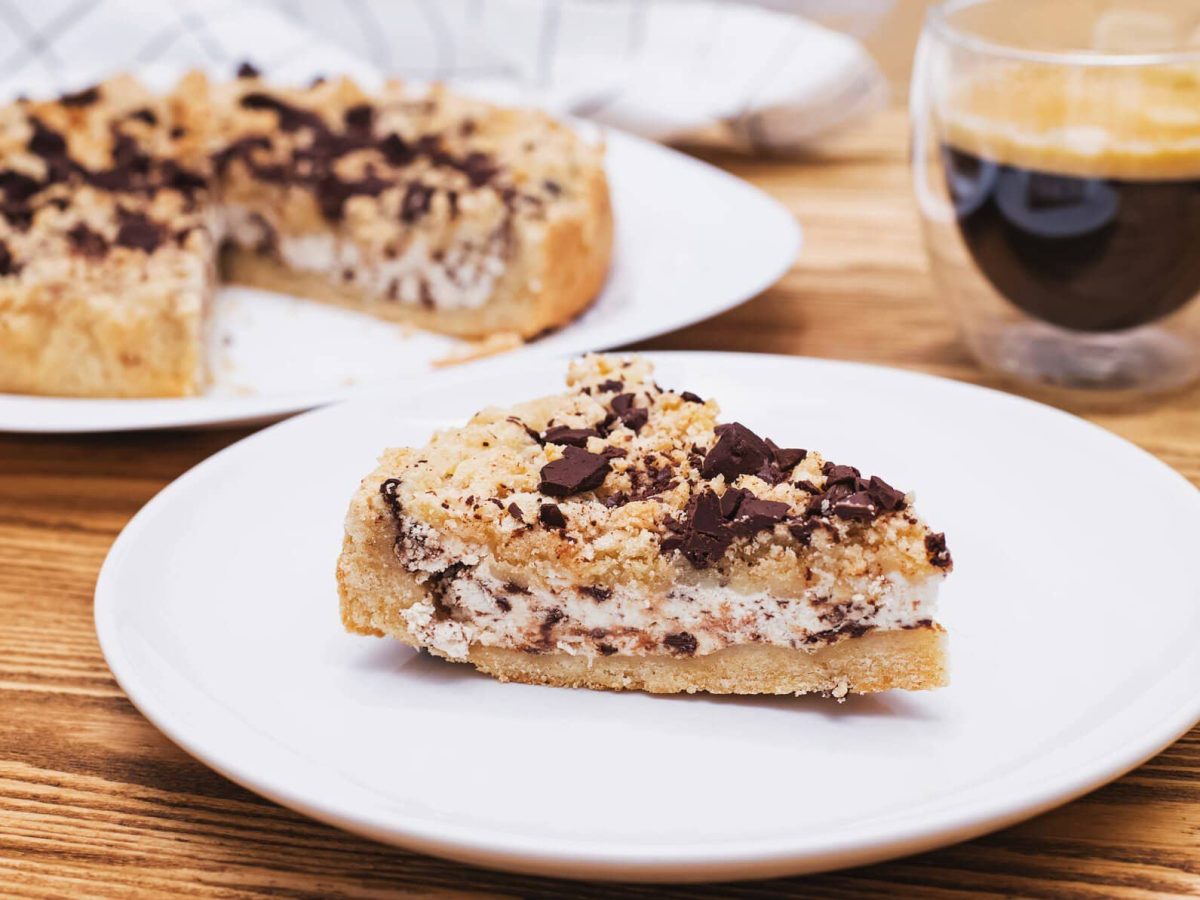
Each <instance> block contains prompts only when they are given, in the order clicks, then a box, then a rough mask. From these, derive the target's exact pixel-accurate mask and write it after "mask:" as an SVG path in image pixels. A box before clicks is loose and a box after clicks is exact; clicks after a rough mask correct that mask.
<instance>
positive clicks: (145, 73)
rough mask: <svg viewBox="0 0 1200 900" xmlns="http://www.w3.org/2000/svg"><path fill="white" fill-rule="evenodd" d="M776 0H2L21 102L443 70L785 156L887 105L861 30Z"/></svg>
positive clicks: (472, 86) (2, 41)
mask: <svg viewBox="0 0 1200 900" xmlns="http://www.w3.org/2000/svg"><path fill="white" fill-rule="evenodd" d="M760 2H761V0H760ZM792 2H793V3H795V4H801V5H802V4H804V3H810V4H812V3H815V4H817V6H818V7H820V6H821V4H822V2H823V3H824V5H826V6H828V0H792ZM857 4H858V5H859V6H860V7H861V6H864V5H867V6H873V7H876V8H878V7H879V6H880V5H883V6H887V5H888V4H887V0H857ZM772 5H773V6H774V7H776V8H764V7H760V6H751V5H745V4H742V3H733V2H720V0H257V2H255V0H0V84H2V85H3V87H4V89H5V93H6V94H7V95H9V96H12V95H15V94H17V93H26V94H30V95H37V94H44V93H48V92H54V91H59V90H65V89H75V88H78V87H81V86H83V85H86V84H91V83H94V82H96V81H98V80H100V79H102V78H104V77H106V76H107V75H110V74H112V73H113V72H116V71H120V70H131V71H133V72H135V73H137V74H139V75H141V76H142V77H144V78H147V79H148V80H150V81H151V82H152V83H155V84H163V85H165V84H166V83H169V82H170V81H171V80H172V79H173V78H175V77H177V76H178V75H179V74H180V73H181V72H183V71H185V70H187V69H190V68H195V67H200V68H205V69H208V70H210V71H213V72H215V73H220V74H231V73H232V70H233V68H234V67H235V66H236V65H237V63H239V62H241V61H242V60H250V61H252V62H253V63H254V64H255V65H256V66H257V67H259V68H260V69H262V71H263V72H264V73H265V74H267V75H268V76H269V77H272V78H275V79H279V80H280V81H284V82H289V81H295V82H301V81H307V80H309V79H311V78H312V77H313V76H315V75H317V74H341V73H346V74H350V75H353V76H355V77H356V78H359V79H361V80H363V81H364V82H366V83H368V84H371V83H375V82H377V81H378V80H379V79H380V77H381V76H390V75H397V76H400V77H403V78H408V79H417V80H432V79H442V80H446V81H448V82H450V83H453V84H455V85H457V86H459V87H461V88H463V89H466V90H469V91H474V92H477V93H483V94H485V95H486V96H489V97H491V98H493V99H497V100H501V101H511V102H530V103H537V104H540V105H544V106H546V107H547V108H549V109H551V110H553V111H555V112H558V113H561V114H571V115H577V116H582V117H587V118H592V119H595V120H597V121H600V122H602V123H606V124H611V125H614V126H616V127H619V128H624V129H627V130H629V131H633V132H635V133H638V134H642V135H644V136H647V137H650V138H654V139H656V140H674V139H679V138H683V137H686V136H688V135H690V134H693V133H695V132H700V131H705V130H707V129H711V128H712V127H713V126H717V125H724V126H726V127H728V128H729V129H730V130H731V131H732V133H733V134H734V136H735V137H737V138H739V139H741V140H742V141H744V142H745V143H747V144H749V145H751V146H753V147H756V148H768V149H771V150H777V151H778V150H787V149H790V148H794V147H797V146H800V145H802V144H805V143H807V142H809V141H811V140H812V139H814V138H815V137H817V136H819V135H821V134H823V133H825V132H827V131H829V130H831V129H834V128H837V127H838V126H840V125H842V124H843V123H845V122H847V121H849V120H851V119H853V118H855V117H857V116H859V115H861V114H862V113H864V112H867V111H871V110H874V109H876V108H878V107H879V106H880V105H882V103H883V102H884V100H885V98H886V92H887V89H886V82H885V81H884V79H883V77H882V75H881V73H880V72H879V70H878V68H877V67H876V66H875V64H874V62H873V61H872V60H871V58H870V56H869V55H868V54H867V53H866V51H865V50H864V49H863V48H862V46H861V45H860V44H859V43H858V42H857V41H855V40H854V39H853V38H850V37H847V36H846V35H844V34H841V33H839V32H836V31H832V30H830V29H828V28H825V27H823V26H821V25H818V24H815V23H814V22H812V21H810V20H808V19H805V18H802V17H800V16H798V15H795V14H794V13H792V12H790V11H787V10H785V9H782V8H780V7H782V6H783V5H784V0H774V2H773V4H772ZM791 8H794V7H788V9H791Z"/></svg>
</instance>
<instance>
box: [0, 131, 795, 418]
mask: <svg viewBox="0 0 1200 900" xmlns="http://www.w3.org/2000/svg"><path fill="white" fill-rule="evenodd" d="M605 134H606V138H607V141H608V154H607V168H608V175H609V179H610V182H611V187H612V197H613V209H614V215H615V218H616V249H615V252H614V258H613V268H612V272H611V274H610V276H609V281H608V284H607V285H606V286H605V288H604V291H603V292H602V293H601V295H600V297H599V298H598V299H597V301H596V303H595V304H594V305H593V306H592V307H591V309H589V310H588V311H587V312H586V313H585V314H584V315H583V316H581V317H580V318H579V319H577V320H576V321H574V322H572V323H571V324H569V325H567V326H566V327H564V328H563V329H561V330H560V331H558V332H556V333H554V334H552V335H549V336H547V337H545V338H543V339H541V340H539V341H535V342H533V343H531V344H528V345H526V346H525V347H523V348H521V349H520V350H517V351H514V352H512V353H510V354H506V355H505V357H503V358H505V359H507V358H511V357H514V356H533V355H542V356H545V355H559V354H563V353H580V352H583V351H585V350H594V349H600V348H605V347H616V346H620V345H622V344H630V343H633V342H634V341H639V340H642V339H644V338H648V337H652V336H653V335H656V334H662V333H663V332H667V331H672V330H674V329H676V328H682V327H684V326H685V325H690V324H691V323H693V322H698V321H700V320H701V319H706V318H708V317H710V316H714V315H716V314H717V313H720V312H723V311H724V310H726V309H729V308H731V307H734V306H737V305H738V304H739V303H742V302H743V301H745V300H748V299H750V298H751V297H753V296H754V295H755V294H757V293H759V292H761V291H763V290H765V289H766V288H767V287H769V286H770V285H771V284H773V283H774V282H775V281H776V280H778V278H779V277H780V276H781V275H782V274H783V273H784V272H786V271H787V269H788V267H789V266H791V264H792V263H793V262H794V261H795V258H796V254H797V252H798V251H799V248H800V229H799V226H798V225H797V224H796V221H795V219H794V218H793V216H792V214H791V213H790V212H788V210H787V209H786V208H784V207H783V206H781V205H780V204H779V203H777V202H776V201H774V200H772V199H771V198H770V197H768V196H767V195H766V194H764V193H763V192H762V191H760V190H758V189H757V188H754V187H751V186H750V185H749V184H747V183H746V182H744V181H741V180H740V179H737V178H734V177H733V176H732V175H728V174H726V173H724V172H722V171H721V170H720V169H717V168H714V167H713V166H710V165H707V164H705V163H702V162H699V161H698V160H695V159H692V158H690V157H688V156H685V155H683V154H681V153H677V152H675V151H673V150H669V149H667V148H665V147H660V146H659V145H657V144H653V143H650V142H649V141H644V140H641V139H639V138H636V137H632V136H629V135H625V134H622V133H620V132H615V131H607V132H606V133H605ZM213 324H214V327H213V328H212V330H211V338H212V339H211V341H210V347H209V354H208V355H209V360H210V369H211V371H212V373H213V376H214V379H215V382H214V384H213V385H212V387H211V388H210V390H209V391H208V392H207V393H206V394H205V395H204V396H202V397H196V398H187V399H168V400H87V399H73V398H52V397H32V396H21V395H16V394H0V431H30V432H79V431H124V430H130V429H139V428H172V427H182V426H208V425H224V424H233V423H240V422H253V421H263V420H268V419H272V418H278V417H279V416H282V415H286V414H289V413H293V412H296V411H298V410H302V409H308V408H311V407H314V406H320V405H322V404H325V403H329V402H331V401H333V400H338V399H341V398H344V397H346V396H348V395H349V394H351V393H353V392H355V391H356V390H360V389H361V388H362V387H364V386H367V385H372V384H373V385H375V386H378V385H381V384H396V383H401V382H402V383H406V384H408V385H410V386H411V385H412V384H413V383H414V382H416V383H421V382H423V381H424V380H425V379H427V378H428V377H429V373H430V372H431V371H432V368H433V367H432V362H433V360H436V359H439V358H442V357H444V356H446V354H447V353H448V352H450V351H451V350H452V349H453V348H455V347H460V346H462V342H461V341H456V340H454V339H452V338H447V337H444V336H441V335H436V334H432V333H430V332H422V331H415V330H413V329H410V328H406V327H405V326H402V325H396V324H393V323H388V322H383V321H381V320H379V319H375V318H373V317H371V316H367V315H363V314H361V313H355V312H350V311H347V310H343V309H340V308H337V307H333V306H328V305H325V304H321V303H315V302H312V301H309V300H301V299H297V298H294V297H288V296H284V295H280V294H270V293H267V292H264V291H257V290H252V289H249V288H225V289H223V290H222V291H221V292H220V293H219V295H218V299H217V303H216V309H215V315H214V323H213ZM497 359H500V358H496V359H493V360H484V361H481V362H478V363H474V364H472V365H474V366H476V367H482V366H490V365H493V364H494V363H495V362H496V361H497Z"/></svg>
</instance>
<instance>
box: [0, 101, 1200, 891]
mask: <svg viewBox="0 0 1200 900" xmlns="http://www.w3.org/2000/svg"><path fill="white" fill-rule="evenodd" d="M904 127H905V126H904V119H903V115H902V114H901V113H900V112H899V111H898V110H895V111H892V112H890V113H887V114H884V115H882V116H880V117H878V118H877V119H875V120H874V121H873V122H871V123H870V124H869V125H866V126H864V127H862V128H860V129H858V130H857V131H855V132H853V133H851V134H848V135H847V136H846V137H845V138H844V139H843V140H842V141H840V142H839V144H838V145H837V146H836V147H834V148H832V149H830V150H829V151H828V152H826V153H824V154H814V155H813V156H811V157H809V158H807V159H803V160H789V161H771V160H746V159H744V158H740V157H733V156H723V155H719V154H717V155H714V154H713V153H711V152H710V153H708V154H707V156H708V158H709V159H710V160H711V161H712V162H715V163H716V164H717V165H720V166H722V167H724V168H726V169H728V170H730V171H732V172H734V173H736V174H738V175H741V176H743V177H745V178H747V179H749V180H750V181H752V182H754V183H755V184H757V185H759V186H761V187H762V188H764V189H765V190H767V191H768V192H770V193H771V194H773V195H775V196H776V197H778V198H779V199H780V200H782V201H783V202H784V203H786V204H787V205H788V206H789V207H790V208H791V209H793V210H794V211H795V213H796V215H797V216H798V217H799V218H800V220H801V221H802V222H803V223H804V226H805V230H806V238H807V243H806V246H805V249H804V251H803V253H802V254H801V257H800V258H799V259H798V260H797V263H796V265H795V267H794V268H793V269H792V270H791V272H790V273H789V274H788V275H787V276H786V277H785V278H784V279H783V280H782V281H781V282H780V283H779V284H778V285H776V286H775V287H774V288H772V289H771V290H769V291H767V292H766V293H765V294H763V295H762V296H761V297H758V298H757V299H755V300H753V301H752V302H750V303H747V304H746V305H745V306H743V307H741V308H739V309H737V310H735V311H733V312H730V313H728V314H726V315H723V316H721V317H719V318H716V319H713V320H710V321H708V322H705V323H702V324H700V325H697V326H695V327H693V328H689V329H686V330H684V331H681V332H678V333H675V334H671V335H668V336H665V337H662V338H659V339H656V340H653V341H648V342H646V343H645V344H644V345H642V346H644V347H647V348H706V349H730V350H755V351H772V352H779V353H795V354H809V355H813V356H823V357H836V358H841V359H853V360H869V361H872V362H878V363H885V364H889V365H894V366H901V367H905V368H911V369H921V370H924V371H928V372H935V373H938V374H941V375H947V376H950V377H953V378H961V379H964V380H968V381H974V382H983V383H989V382H988V379H986V378H984V377H982V376H981V374H980V373H979V371H978V370H977V369H976V368H975V367H974V365H973V364H972V362H971V360H970V359H969V358H968V357H967V356H966V354H965V352H964V350H963V348H962V346H961V345H960V344H959V343H958V341H957V340H956V338H955V335H954V332H953V330H952V328H951V326H950V323H949V321H948V319H947V316H946V315H945V314H944V312H943V310H942V308H941V307H940V306H939V304H938V303H937V301H936V298H935V297H934V296H933V295H932V292H931V289H930V284H929V280H928V277H927V274H926V268H925V263H924V258H923V254H922V249H921V246H920V243H919V238H918V230H917V224H916V220H915V212H914V208H913V203H912V199H911V196H910V192H909V185H908V174H907V171H906V167H905V134H904ZM1075 411H1079V410H1075ZM1088 415H1089V418H1092V419H1093V420H1094V421H1096V422H1099V423H1100V424H1101V425H1103V426H1104V427H1106V428H1109V429H1111V430H1113V431H1115V432H1117V433H1118V434H1121V435H1124V436H1125V437H1127V438H1129V439H1130V440H1132V441H1134V442H1135V443H1138V444H1140V445H1141V446H1143V447H1145V448H1146V449H1147V450H1149V451H1150V452H1151V453H1153V454H1155V455H1156V456H1158V457H1159V458H1160V459H1163V460H1165V461H1166V462H1167V463H1169V464H1170V465H1172V466H1174V467H1175V468H1176V469H1178V470H1179V471H1181V472H1183V473H1184V475H1186V476H1187V477H1188V478H1190V479H1191V480H1192V482H1193V483H1196V484H1200V390H1192V391H1189V392H1187V393H1184V394H1179V395H1176V396H1174V397H1171V398H1168V399H1166V400H1162V401H1159V402H1156V403H1153V404H1145V405H1144V406H1141V407H1139V408H1133V409H1124V410H1115V411H1114V410H1110V411H1106V412H1103V413H1089V414H1088ZM246 433H247V432H246V431H244V430H231V431H208V432H197V433H160V434H153V433H148V434H130V435H114V436H94V437H64V438H59V437H13V436H0V896H4V897H10V896H11V897H26V896H28V897H83V896H86V897H132V896H157V895H162V896H167V895H173V896H214V897H215V896H220V897H249V896H268V895H270V896H288V897H376V896H399V897H403V896H428V895H442V894H447V895H455V896H526V897H561V896H578V897H602V896H610V895H612V894H615V893H620V894H623V895H627V896H644V897H659V896H662V897H672V896H673V897H697V896H699V897H710V896H711V897H725V896H730V897H732V896H745V897H775V896H808V897H860V896H870V895H875V894H878V895H881V896H882V895H887V896H897V895H906V896H920V897H954V896H961V895H966V894H970V893H975V894H991V895H995V896H1030V897H1062V898H1091V897H1095V898H1101V897H1158V896H1164V895H1171V894H1178V895H1186V894H1191V895H1200V730H1197V731H1193V732H1192V733H1191V734H1190V735H1188V736H1186V737H1185V738H1184V739H1183V740H1181V741H1179V742H1178V743H1177V744H1176V745H1175V746H1173V747H1171V748H1170V749H1169V750H1167V751H1165V752H1164V753H1162V754H1161V755H1160V756H1158V757H1157V758H1156V759H1154V760H1152V761H1150V762H1148V763H1146V764H1145V765H1144V766H1142V767H1141V768H1140V769H1138V770H1136V771H1135V772H1133V773H1131V774H1129V775H1126V776H1125V777H1124V778H1122V779H1120V780H1119V781H1117V782H1115V783H1114V784H1112V785H1110V786H1108V787H1106V788H1103V789H1102V790H1099V791H1097V792H1095V793H1093V794H1091V795H1090V796H1088V797H1085V798H1083V799H1081V800H1078V801H1076V802H1074V803H1072V804H1070V805H1068V806H1066V807H1064V808H1062V809H1059V810H1057V811H1055V812H1052V813H1049V814H1046V815H1043V816H1040V817H1038V818H1036V819H1033V820H1032V821H1029V822H1026V823H1024V824H1022V825H1018V826H1016V827H1014V828H1010V829H1008V830H1006V831H1002V832H1000V833H998V834H994V835H991V836H990V837H986V838H983V839H980V840H975V841H971V842H969V843H966V844H961V845H958V846H954V847H950V848H947V849H944V850H940V851H936V852H932V853H926V854H923V855H920V856H915V857H911V858H908V859H902V860H898V861H895V862H891V863H887V864H883V865H877V866H871V867H868V868H862V869H856V870H851V871H845V872H839V873H834V874H827V875H821V876H815V877H809V878H797V879H789V880H779V881H767V882H755V883H744V884H736V885H708V886H682V887H672V886H653V887H650V886H613V885H603V884H578V883H571V882H559V881H551V880H546V879H539V878H526V877H521V876H516V875H507V874H502V873H494V872H488V871H484V870H481V869H475V868H471V867H467V866H462V865H458V864H454V863H449V862H444V861H440V860H436V859H432V858H429V857H424V856H419V855H415V854H411V853H406V852H404V851H402V850H397V849H393V848H391V847H386V846H383V845H381V844H376V843H372V842H371V841H367V840H363V839H360V838H356V837H352V836H350V835H347V834H343V833H341V832H339V831H336V830H334V829H332V828H328V827H326V826H324V825H320V824H317V823H315V822H312V821H310V820H309V819H306V818H305V817H303V816H300V815H297V814H295V813H292V812H289V811H288V810H285V809H282V808H280V807H279V806H276V805H275V804H273V803H270V802H267V801H265V800H262V799H259V798H258V797H256V796H254V795H252V794H249V793H247V792H246V791H244V790H242V789H240V788H238V787H236V786H234V785H233V784H231V783H230V782H228V781H226V780H225V779H224V778H222V777H220V776H219V775H216V774H214V773H213V772H211V771H209V770H208V769H207V768H205V767H204V766H203V765H201V764H200V763H198V762H195V761H194V760H192V759H191V758H189V757H188V756H187V755H186V754H184V753H183V752H182V751H181V750H179V749H177V748H176V747H175V746H174V745H172V744H171V743H170V742H169V741H167V739H166V738H164V737H163V736H162V735H160V734H159V733H158V732H157V731H156V730H155V729H154V727H153V726H151V725H150V724H149V723H148V722H146V721H145V720H144V719H143V718H142V717H141V716H140V715H139V714H138V712H137V711H136V710H135V709H134V708H133V707H132V706H131V705H130V703H129V702H128V701H127V700H126V699H125V697H124V696H123V694H122V693H121V690H120V689H119V688H118V687H117V685H116V683H115V682H114V681H113V679H112V676H111V675H110V674H109V672H108V669H107V667H106V666H105V664H104V660H103V659H102V657H101V656H100V651H99V649H98V647H97V645H96V639H95V635H94V632H93V628H92V590H93V587H94V585H95V580H96V574H97V571H98V570H99V567H100V564H101V562H102V561H103V559H104V555H105V552H106V551H107V550H108V548H109V545H110V544H111V543H112V540H113V538H114V537H115V536H116V534H117V532H118V531H119V530H120V529H121V527H122V526H123V525H124V524H125V523H126V522H127V521H128V520H129V518H130V516H132V515H133V514H134V513H135V512H136V511H137V509H138V508H139V507H140V506H141V505H142V504H143V503H145V502H146V501H147V500H149V499H150V497H152V496H153V495H154V493H155V492H157V491H158V490H159V489H160V488H162V487H163V486H164V485H166V484H167V483H168V482H169V481H171V480H172V479H173V478H175V477H176V476H177V475H179V474H180V473H182V472H183V471H184V470H186V469H187V468H189V467H190V466H192V465H194V464H195V463H197V462H199V461H200V460H202V459H204V458H205V457H206V456H208V455H209V454H211V453H213V452H214V451H216V450H218V449H220V448H222V447H224V446H226V445H227V444H229V443H231V442H233V441H235V440H237V439H238V438H240V437H242V436H244V435H245V434H246ZM1164 524H1165V523H1164ZM1197 687H1198V689H1200V686H1197ZM1048 689H1052V686H1048Z"/></svg>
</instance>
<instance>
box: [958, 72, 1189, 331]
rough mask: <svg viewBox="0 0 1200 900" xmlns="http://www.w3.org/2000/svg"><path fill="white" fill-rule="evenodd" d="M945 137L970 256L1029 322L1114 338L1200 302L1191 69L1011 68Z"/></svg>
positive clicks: (969, 90) (966, 105)
mask: <svg viewBox="0 0 1200 900" xmlns="http://www.w3.org/2000/svg"><path fill="white" fill-rule="evenodd" d="M943 136H944V140H943V144H942V148H941V150H942V158H943V165H944V171H945V175H946V181H947V187H948V190H949V193H950V196H951V199H952V201H953V203H954V208H955V214H956V217H957V221H958V226H959V231H960V233H961V235H962V237H963V240H964V243H965V244H966V247H967V249H968V251H969V253H970V255H971V258H972V259H973V260H974V262H975V264H976V265H977V266H978V267H979V269H980V271H981V272H982V273H983V275H984V276H985V277H986V278H987V279H988V281H990V282H991V284H992V285H993V287H995V288H996V290H997V291H998V292H999V293H1000V294H1001V295H1002V296H1004V297H1005V298H1006V299H1007V300H1009V301H1010V302H1011V303H1013V304H1014V305H1016V306H1017V307H1019V308H1020V309H1022V310H1024V311H1025V312H1026V313H1028V314H1029V315H1031V316H1034V317H1035V318H1038V319H1041V320H1042V321H1045V322H1049V323H1051V324H1054V325H1057V326H1060V327H1062V328H1067V329H1072V330H1077V331H1088V332H1112V331H1122V330H1126V329H1130V328H1135V327H1137V326H1140V325H1146V324H1149V323H1151V322H1154V321H1157V320H1159V319H1161V318H1163V317H1165V316H1168V315H1170V314H1171V313H1173V312H1175V311H1176V310H1178V309H1180V308H1181V307H1183V306H1184V305H1186V304H1187V303H1188V302H1189V301H1190V300H1192V299H1193V298H1194V297H1195V296H1196V295H1197V294H1198V293H1200V69H1182V68H1179V69H1170V70H1165V71H1164V70H1155V71H1147V72H1131V71H1130V70H1120V69H1117V70H1105V69H1097V70H1087V71H1083V72H1080V71H1078V70H1075V71H1062V70H1056V69H1049V68H1033V67H1030V68H1014V69H1012V70H1010V71H1008V72H1007V73H1006V74H1005V75H1004V77H1003V78H997V77H995V76H992V77H989V78H988V79H987V80H985V81H980V82H978V83H974V84H970V85H968V86H967V87H965V88H964V89H961V90H960V91H958V92H957V94H956V95H955V97H954V99H953V101H952V103H951V104H950V107H949V110H948V115H947V117H946V120H945V121H944V122H943Z"/></svg>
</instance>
